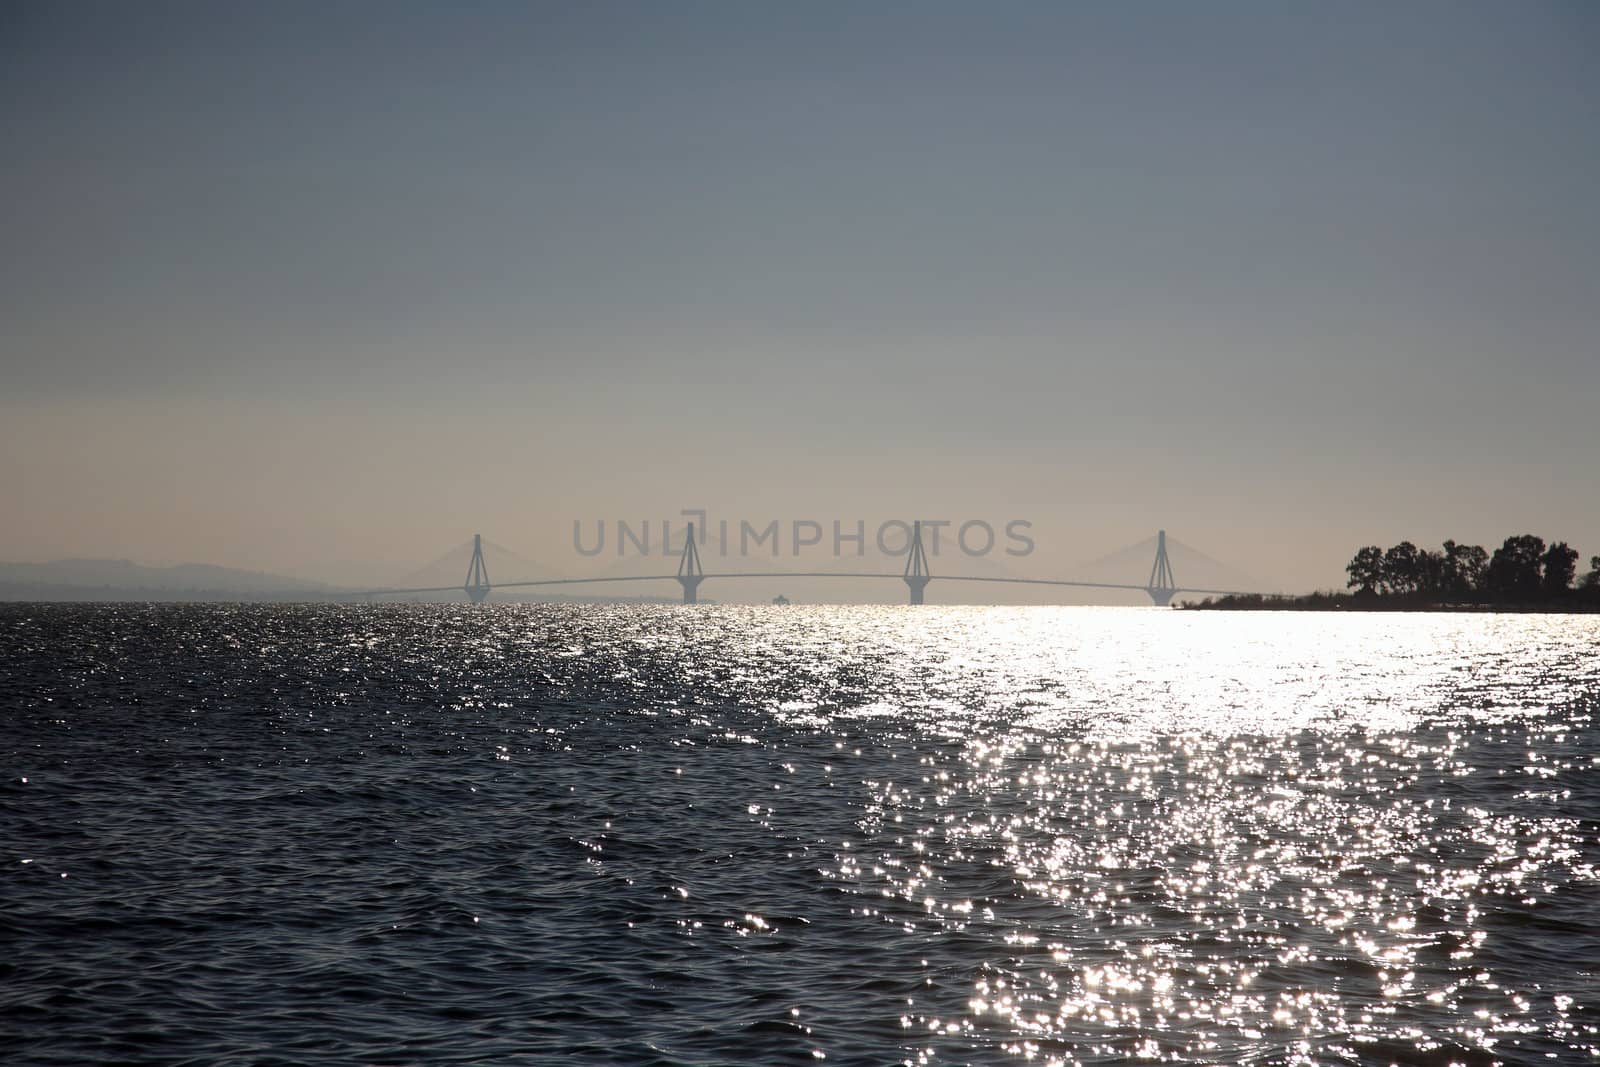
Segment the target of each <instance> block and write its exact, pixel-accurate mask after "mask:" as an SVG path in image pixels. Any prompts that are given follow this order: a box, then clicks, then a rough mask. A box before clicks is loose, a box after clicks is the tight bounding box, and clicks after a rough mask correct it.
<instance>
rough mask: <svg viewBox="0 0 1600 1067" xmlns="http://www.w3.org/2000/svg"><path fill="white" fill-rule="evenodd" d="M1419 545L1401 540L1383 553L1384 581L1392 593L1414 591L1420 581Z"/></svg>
mask: <svg viewBox="0 0 1600 1067" xmlns="http://www.w3.org/2000/svg"><path fill="white" fill-rule="evenodd" d="M1418 577H1419V574H1418V560H1417V546H1416V545H1414V544H1412V543H1411V542H1410V541H1401V542H1400V543H1399V544H1398V545H1395V546H1394V547H1393V548H1391V549H1389V551H1387V552H1385V553H1384V554H1383V583H1384V585H1385V586H1386V587H1387V588H1388V590H1389V592H1391V593H1414V592H1416V591H1417V587H1418V586H1419V585H1420V583H1419V582H1418V580H1417V579H1418Z"/></svg>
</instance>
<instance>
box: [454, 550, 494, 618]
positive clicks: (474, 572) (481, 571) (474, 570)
mask: <svg viewBox="0 0 1600 1067" xmlns="http://www.w3.org/2000/svg"><path fill="white" fill-rule="evenodd" d="M461 588H462V589H463V590H464V591H465V592H466V594H467V596H468V598H470V599H471V601H472V602H473V603H474V604H482V603H483V602H484V600H485V599H486V598H487V597H488V596H489V590H490V589H491V588H492V587H491V586H490V585H489V568H488V567H486V566H484V564H483V535H482V534H473V535H472V562H471V563H469V564H467V580H466V581H465V582H464V583H462V586H461Z"/></svg>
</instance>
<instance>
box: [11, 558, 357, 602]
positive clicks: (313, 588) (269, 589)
mask: <svg viewBox="0 0 1600 1067" xmlns="http://www.w3.org/2000/svg"><path fill="white" fill-rule="evenodd" d="M332 589H333V587H332V586H329V585H324V584H323V583H321V582H312V581H307V580H306V579H304V578H291V577H287V576H285V575H281V574H269V573H267V572H265V571H245V570H236V569H234V568H231V567H217V566H212V565H211V564H206V563H180V564H178V565H177V566H173V567H147V566H144V565H143V564H139V563H134V562H133V561H131V560H126V559H59V560H52V561H51V562H49V563H0V598H3V599H7V600H29V599H71V600H78V599H89V598H96V597H106V596H113V598H117V597H120V596H123V595H134V594H137V595H139V596H145V597H155V598H157V599H167V598H170V597H174V596H177V595H180V594H181V595H185V596H189V595H201V596H204V597H205V598H207V599H215V598H220V597H226V596H229V595H232V596H246V597H259V596H278V595H289V594H294V593H301V594H320V593H326V592H330V591H332Z"/></svg>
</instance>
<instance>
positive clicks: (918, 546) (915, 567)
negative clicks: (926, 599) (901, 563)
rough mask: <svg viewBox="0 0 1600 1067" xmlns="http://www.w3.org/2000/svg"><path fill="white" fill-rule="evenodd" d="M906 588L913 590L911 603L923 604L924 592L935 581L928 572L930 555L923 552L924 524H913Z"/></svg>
mask: <svg viewBox="0 0 1600 1067" xmlns="http://www.w3.org/2000/svg"><path fill="white" fill-rule="evenodd" d="M905 579H906V586H907V588H909V589H910V590H911V603H913V604H920V603H922V591H923V590H924V589H926V588H928V583H929V582H931V581H933V573H932V572H931V571H929V570H928V554H927V553H926V552H924V551H923V550H922V523H921V522H913V523H912V524H911V553H910V555H909V556H907V558H906V573H905Z"/></svg>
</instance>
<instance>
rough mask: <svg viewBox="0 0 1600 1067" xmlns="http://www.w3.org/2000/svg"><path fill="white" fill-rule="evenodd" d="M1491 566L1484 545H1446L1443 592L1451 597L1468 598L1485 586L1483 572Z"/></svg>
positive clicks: (1448, 543) (1452, 542)
mask: <svg viewBox="0 0 1600 1067" xmlns="http://www.w3.org/2000/svg"><path fill="white" fill-rule="evenodd" d="M1488 565H1489V553H1487V552H1485V551H1484V550H1483V546H1482V545H1458V544H1456V543H1455V542H1454V541H1446V542H1445V543H1444V566H1445V581H1444V589H1443V592H1444V593H1445V594H1446V595H1449V596H1456V597H1467V596H1471V595H1472V594H1473V593H1476V592H1477V591H1478V589H1479V588H1480V587H1481V586H1482V585H1483V571H1484V568H1485V567H1487V566H1488Z"/></svg>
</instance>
